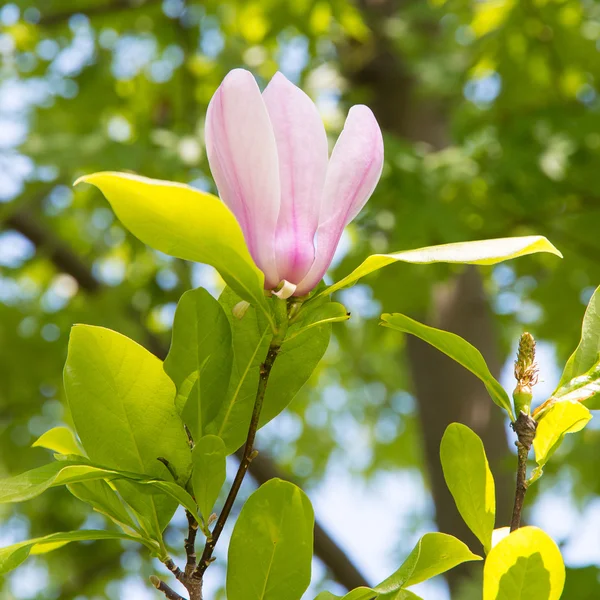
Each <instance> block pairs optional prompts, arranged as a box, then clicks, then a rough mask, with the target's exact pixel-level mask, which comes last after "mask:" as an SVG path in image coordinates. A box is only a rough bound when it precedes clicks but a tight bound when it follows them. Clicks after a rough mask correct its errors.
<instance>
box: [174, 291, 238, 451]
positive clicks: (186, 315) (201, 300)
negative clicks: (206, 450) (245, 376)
mask: <svg viewBox="0 0 600 600" xmlns="http://www.w3.org/2000/svg"><path fill="white" fill-rule="evenodd" d="M232 361H233V349H232V346H231V328H230V326H229V320H228V319H227V315H226V314H225V311H224V310H223V308H222V307H221V305H220V304H219V303H218V302H217V300H215V299H214V298H213V297H212V296H211V295H210V294H209V293H208V292H207V291H206V290H205V289H202V288H198V289H196V290H191V291H189V292H186V293H185V294H183V296H182V297H181V300H179V304H178V305H177V310H176V311H175V320H174V322H173V341H172V343H171V349H170V350H169V355H168V356H167V358H166V360H165V363H164V369H165V372H166V373H167V374H168V375H169V377H170V378H171V379H172V380H173V381H174V383H175V385H176V386H177V399H176V404H177V408H178V410H179V412H180V414H181V417H182V419H183V421H184V422H185V424H186V425H187V426H188V427H189V429H190V431H191V433H192V437H193V438H194V439H195V440H199V439H200V438H201V437H202V435H203V428H204V424H206V423H209V422H210V421H212V420H213V419H214V418H215V417H216V415H217V413H218V411H219V408H220V406H221V405H222V404H223V402H224V401H225V397H226V394H227V388H228V386H229V378H230V375H231V364H232Z"/></svg>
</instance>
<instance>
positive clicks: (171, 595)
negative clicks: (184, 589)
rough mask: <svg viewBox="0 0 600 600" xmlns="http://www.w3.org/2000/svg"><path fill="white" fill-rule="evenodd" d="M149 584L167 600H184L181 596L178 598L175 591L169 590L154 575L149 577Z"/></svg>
mask: <svg viewBox="0 0 600 600" xmlns="http://www.w3.org/2000/svg"><path fill="white" fill-rule="evenodd" d="M150 582H151V583H152V585H153V586H154V587H155V588H156V589H157V590H158V591H159V592H162V593H163V594H164V595H165V597H166V598H167V600H185V598H184V597H183V596H180V595H179V594H178V593H177V592H176V591H175V590H173V589H171V588H170V587H169V586H168V585H167V584H166V583H165V582H164V581H161V580H160V579H159V578H158V577H156V576H155V575H151V576H150Z"/></svg>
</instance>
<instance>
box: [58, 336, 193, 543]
mask: <svg viewBox="0 0 600 600" xmlns="http://www.w3.org/2000/svg"><path fill="white" fill-rule="evenodd" d="M64 379H65V390H66V393H67V400H68V402H69V407H70V409H71V414H72V416H73V422H74V424H75V427H76V429H77V433H78V435H79V438H80V440H81V443H82V444H83V447H84V448H85V450H86V452H87V454H88V456H89V457H90V459H91V460H92V461H93V462H94V463H98V464H102V465H105V466H106V467H108V468H113V469H116V470H119V471H131V472H134V473H140V474H143V475H146V476H149V477H152V478H156V479H164V480H167V481H168V480H170V479H172V475H171V470H172V471H174V472H175V474H176V476H177V478H178V480H179V481H180V482H181V483H182V484H185V482H186V481H187V479H188V478H189V475H190V472H191V452H190V449H189V445H188V440H187V435H186V433H185V430H184V427H183V423H182V421H181V419H180V418H179V415H177V412H176V409H175V404H174V399H175V385H174V384H173V382H172V381H171V380H170V379H169V377H168V376H167V374H166V373H165V372H164V370H163V367H162V363H161V361H159V360H158V359H157V358H156V357H155V356H153V355H152V354H150V352H148V351H147V350H145V349H144V348H142V346H140V345H139V344H136V343H135V342H134V341H133V340H130V339H129V338H127V337H125V336H123V335H121V334H119V333H116V332H114V331H111V330H109V329H105V328H103V327H92V326H84V325H78V326H75V327H73V329H72V330H71V338H70V341H69V352H68V357H67V363H66V366H65V373H64ZM159 459H163V460H166V461H167V462H168V464H169V465H170V469H171V470H169V469H168V468H167V467H166V466H165V465H164V464H163V463H162V462H161V461H160V460H159ZM117 488H118V489H119V491H120V493H121V494H122V495H123V497H124V499H125V501H126V502H127V503H128V504H129V505H130V506H131V507H132V508H134V510H136V512H137V513H138V514H140V515H141V516H142V517H143V518H145V519H146V524H148V523H151V524H152V534H153V535H154V536H157V535H158V533H159V532H160V531H162V530H163V529H164V527H166V525H167V523H168V522H169V520H170V519H171V517H172V516H173V512H174V511H175V508H176V504H175V503H174V502H173V501H172V499H171V498H170V497H168V496H165V495H164V494H154V493H153V494H152V495H150V496H149V497H148V498H139V497H137V496H139V495H140V493H139V491H134V490H135V488H132V486H131V484H129V483H128V482H125V481H124V482H122V483H121V482H119V483H117ZM145 510H149V513H148V514H145V513H144V511H145ZM148 527H149V525H147V528H148Z"/></svg>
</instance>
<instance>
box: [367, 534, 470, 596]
mask: <svg viewBox="0 0 600 600" xmlns="http://www.w3.org/2000/svg"><path fill="white" fill-rule="evenodd" d="M472 560H481V557H480V556H477V555H476V554H473V553H472V552H471V551H470V550H469V548H468V547H467V546H466V545H465V544H463V543H462V542H461V541H460V540H457V539H456V538H455V537H453V536H451V535H448V534H446V533H426V534H425V535H424V536H423V537H422V538H421V539H420V540H419V541H418V542H417V545H416V546H415V547H414V548H413V550H412V552H411V553H410V554H409V555H408V558H407V559H406V560H405V561H404V562H403V563H402V565H401V566H400V568H399V569H398V570H397V571H396V572H395V573H393V574H392V575H390V577H388V578H387V579H386V580H385V581H383V582H381V583H380V584H379V585H377V586H375V590H376V591H377V592H381V593H382V594H383V593H385V594H388V593H390V592H396V591H398V590H401V589H402V588H405V587H409V586H411V585H415V584H416V583H420V582H421V581H425V580H426V579H431V578H432V577H435V576H436V575H440V574H441V573H445V572H446V571H448V570H450V569H453V568H454V567H456V566H457V565H460V564H462V563H464V562H468V561H472Z"/></svg>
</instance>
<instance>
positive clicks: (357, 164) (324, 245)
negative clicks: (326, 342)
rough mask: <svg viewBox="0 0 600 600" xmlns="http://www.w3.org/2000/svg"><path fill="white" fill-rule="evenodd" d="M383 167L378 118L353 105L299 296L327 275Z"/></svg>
mask: <svg viewBox="0 0 600 600" xmlns="http://www.w3.org/2000/svg"><path fill="white" fill-rule="evenodd" d="M382 168H383V138H382V136H381V130H380V129H379V125H378V124H377V121H376V119H375V116H374V115H373V113H372V112H371V110H370V109H369V108H367V107H366V106H362V105H358V106H353V107H352V108H351V109H350V112H349V113H348V118H347V119H346V123H345V124H344V130H343V131H342V133H341V135H340V137H339V138H338V141H337V143H336V145H335V148H334V149H333V154H332V155H331V160H330V161H329V167H328V169H327V177H326V180H325V188H324V191H323V200H322V205H321V214H320V216H319V227H318V229H317V252H316V257H315V262H314V263H313V265H312V267H311V269H310V271H309V272H308V275H307V276H306V277H305V278H304V279H303V280H302V281H301V282H300V284H299V285H298V288H297V289H296V295H297V296H301V295H303V294H306V293H308V292H309V291H310V290H312V289H313V288H314V287H315V286H316V285H317V284H318V283H319V281H321V279H322V278H323V275H325V273H326V271H327V269H328V267H329V265H330V264H331V261H332V259H333V255H334V253H335V250H336V248H337V245H338V243H339V241H340V237H341V236H342V232H343V231H344V227H346V225H348V223H350V221H352V219H354V217H355V216H356V215H357V214H358V213H359V212H360V210H361V209H362V207H363V206H364V205H365V203H366V202H367V200H368V199H369V197H370V196H371V194H372V193H373V190H374V189H375V186H376V185H377V182H378V181H379V177H380V176H381V170H382Z"/></svg>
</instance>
